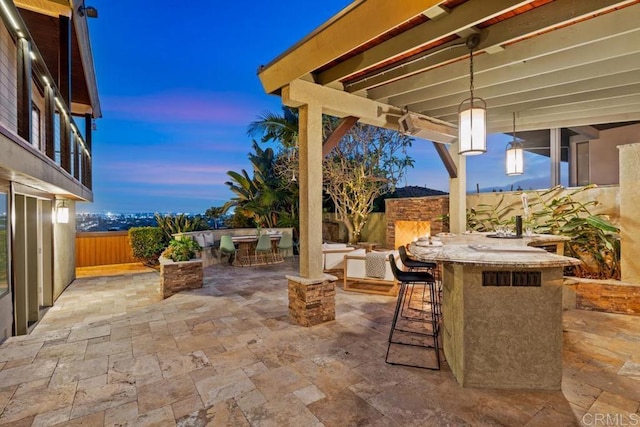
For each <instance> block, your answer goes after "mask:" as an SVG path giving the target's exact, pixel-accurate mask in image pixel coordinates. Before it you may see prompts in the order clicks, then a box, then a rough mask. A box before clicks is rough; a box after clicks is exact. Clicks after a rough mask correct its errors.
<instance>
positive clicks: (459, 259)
mask: <svg viewBox="0 0 640 427" xmlns="http://www.w3.org/2000/svg"><path fill="white" fill-rule="evenodd" d="M564 240H566V238H564V237H562V236H528V237H522V238H491V237H487V235H486V234H483V233H470V234H466V233H465V234H463V235H457V236H454V235H449V236H447V235H441V236H440V238H433V239H432V244H429V241H428V239H424V238H423V239H420V240H417V241H415V242H413V243H411V244H410V245H409V250H410V252H411V254H412V255H413V256H414V257H415V258H417V259H419V260H421V261H430V262H434V261H435V262H438V263H440V265H441V270H442V323H441V335H442V343H443V350H444V355H445V358H446V360H447V363H448V365H449V367H450V368H451V372H452V373H453V375H454V376H455V378H456V379H457V380H458V382H459V383H460V384H461V385H462V386H463V387H489V388H500V389H547V390H559V389H560V386H561V383H562V282H563V270H564V267H565V266H568V265H572V264H577V263H579V262H580V261H578V260H577V259H575V258H569V257H565V256H562V255H557V254H555V253H549V252H547V251H545V250H544V249H540V248H536V247H532V246H531V245H543V246H551V247H554V246H556V245H558V246H557V248H559V247H560V246H559V245H564ZM554 250H557V249H556V248H554Z"/></svg>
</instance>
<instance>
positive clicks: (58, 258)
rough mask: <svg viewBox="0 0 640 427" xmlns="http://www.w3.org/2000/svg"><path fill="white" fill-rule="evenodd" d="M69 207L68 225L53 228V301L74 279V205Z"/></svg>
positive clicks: (71, 203)
mask: <svg viewBox="0 0 640 427" xmlns="http://www.w3.org/2000/svg"><path fill="white" fill-rule="evenodd" d="M67 205H69V223H67V224H54V226H53V242H54V243H53V272H54V274H53V300H54V301H55V300H56V299H57V298H58V297H59V296H60V294H62V292H63V291H64V290H65V288H66V287H67V286H69V284H71V282H73V280H74V279H75V278H76V204H75V202H73V201H67Z"/></svg>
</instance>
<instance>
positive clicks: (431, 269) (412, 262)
mask: <svg viewBox="0 0 640 427" xmlns="http://www.w3.org/2000/svg"><path fill="white" fill-rule="evenodd" d="M398 253H399V254H400V261H402V264H403V265H404V266H405V267H406V268H407V269H408V270H409V271H426V272H428V273H431V274H432V275H433V277H434V279H435V282H436V288H437V292H436V298H437V308H438V316H440V315H441V314H442V312H441V311H440V308H441V304H440V301H442V298H441V297H442V295H441V293H442V289H441V284H440V280H439V277H440V273H439V270H438V264H436V263H435V262H424V261H418V260H417V259H414V258H411V257H409V254H408V253H407V249H406V248H405V247H404V246H398ZM423 292H424V290H423ZM412 297H413V295H412ZM424 297H425V295H424V293H423V298H424Z"/></svg>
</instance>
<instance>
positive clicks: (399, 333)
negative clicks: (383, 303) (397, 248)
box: [385, 254, 440, 370]
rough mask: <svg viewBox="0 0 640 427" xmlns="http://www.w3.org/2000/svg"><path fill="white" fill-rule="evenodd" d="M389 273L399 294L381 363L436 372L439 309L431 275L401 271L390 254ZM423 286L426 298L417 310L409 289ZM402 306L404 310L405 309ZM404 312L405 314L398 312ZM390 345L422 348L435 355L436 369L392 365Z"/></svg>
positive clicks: (437, 367) (415, 365)
mask: <svg viewBox="0 0 640 427" xmlns="http://www.w3.org/2000/svg"><path fill="white" fill-rule="evenodd" d="M389 263H390V265H391V271H392V272H393V275H394V277H395V278H396V280H397V281H398V282H400V292H399V294H398V300H397V302H396V308H395V312H394V315H393V321H392V322H391V330H390V331H389V345H388V347H387V354H386V356H385V362H386V363H389V364H391V365H403V366H411V367H415V368H426V369H436V370H439V369H440V344H439V342H438V337H439V315H438V312H439V309H438V308H437V305H438V299H437V297H436V283H435V279H434V277H433V275H432V274H431V273H428V272H426V271H401V270H400V269H399V268H398V266H397V264H396V260H395V258H394V256H393V254H390V255H389ZM415 286H424V287H425V288H426V289H425V294H426V290H427V289H428V291H429V292H428V295H429V299H428V300H426V299H424V298H420V300H421V302H420V304H419V306H418V308H415V305H414V306H412V305H411V299H412V295H413V288H414V287H415ZM405 305H406V307H405ZM405 309H406V311H407V315H403V314H402V313H404V312H405ZM392 345H399V346H409V347H422V348H426V349H430V350H431V351H434V352H435V362H436V367H431V366H422V365H419V364H415V363H413V362H412V360H413V359H411V360H404V361H396V362H392V361H390V360H389V353H390V350H391V346H392Z"/></svg>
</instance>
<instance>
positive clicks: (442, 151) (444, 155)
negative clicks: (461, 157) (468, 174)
mask: <svg viewBox="0 0 640 427" xmlns="http://www.w3.org/2000/svg"><path fill="white" fill-rule="evenodd" d="M433 147H434V148H435V149H436V153H438V156H440V160H442V164H443V165H444V167H445V168H447V172H448V173H449V178H457V177H458V167H457V166H456V162H455V161H454V160H453V157H451V153H449V150H447V147H446V146H445V145H444V144H438V143H437V142H434V143H433Z"/></svg>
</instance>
